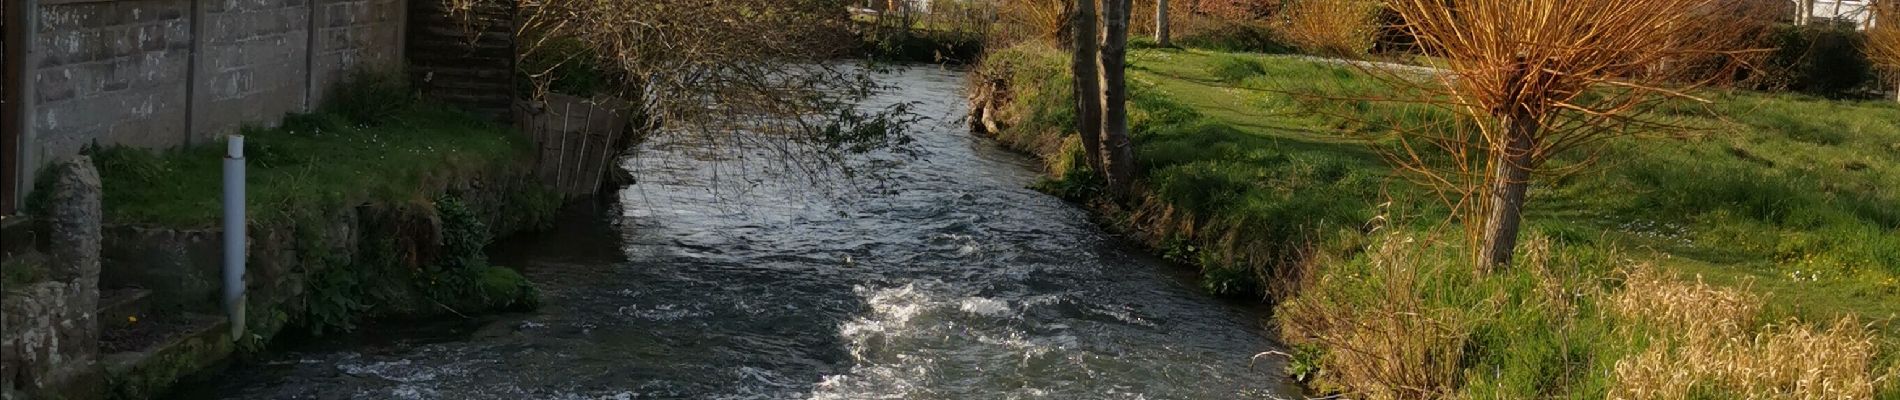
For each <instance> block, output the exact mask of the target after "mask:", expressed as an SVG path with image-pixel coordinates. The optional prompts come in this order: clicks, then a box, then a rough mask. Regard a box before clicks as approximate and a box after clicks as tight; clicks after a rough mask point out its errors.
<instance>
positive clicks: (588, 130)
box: [561, 103, 594, 191]
mask: <svg viewBox="0 0 1900 400" xmlns="http://www.w3.org/2000/svg"><path fill="white" fill-rule="evenodd" d="M590 136H594V104H592V103H589V104H588V105H587V120H585V121H581V151H578V152H575V153H574V181H573V182H561V184H562V185H565V186H567V187H568V190H569V191H572V190H574V189H573V188H574V185H575V184H577V183H580V182H586V181H587V138H588V137H590Z"/></svg>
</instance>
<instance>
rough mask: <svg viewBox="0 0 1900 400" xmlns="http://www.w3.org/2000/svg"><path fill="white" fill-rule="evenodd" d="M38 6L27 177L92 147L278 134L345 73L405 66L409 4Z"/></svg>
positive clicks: (127, 0) (69, 2) (174, 0)
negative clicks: (254, 130) (274, 130)
mask: <svg viewBox="0 0 1900 400" xmlns="http://www.w3.org/2000/svg"><path fill="white" fill-rule="evenodd" d="M7 1H17V0H7ZM40 1H41V4H40V5H39V7H38V9H37V10H36V12H35V13H33V14H31V15H34V16H36V17H37V18H38V30H37V35H38V37H36V38H35V40H34V42H35V43H34V46H33V51H34V55H33V56H32V57H28V59H29V60H32V61H33V62H31V63H30V64H29V65H27V67H28V68H29V69H30V70H29V71H27V72H26V74H25V75H26V76H25V77H23V78H22V79H21V80H22V81H23V82H19V83H25V84H30V85H32V89H33V90H32V92H34V95H33V96H32V97H31V98H30V99H28V100H30V101H31V102H32V103H31V104H29V105H27V107H28V108H29V109H30V110H31V112H30V114H31V119H32V122H31V127H32V129H31V130H30V131H29V132H27V134H26V135H24V136H25V137H24V139H25V143H23V144H22V150H21V153H22V157H23V158H25V159H26V160H27V168H26V170H27V172H28V174H27V175H26V176H27V177H31V176H34V174H35V173H36V172H37V171H38V170H39V167H40V166H43V165H46V164H48V163H51V162H54V161H56V160H58V159H60V158H63V157H66V156H69V155H72V154H76V153H78V152H79V151H80V149H82V148H84V147H85V146H86V145H88V144H91V143H99V144H102V145H128V146H139V147H149V148H170V147H176V146H181V145H187V144H193V143H207V142H211V141H214V140H216V139H217V138H219V137H222V136H224V135H227V134H231V133H235V132H236V131H237V130H238V129H239V128H241V127H243V126H247V125H256V126H274V125H276V124H277V123H278V122H279V120H280V119H281V118H282V117H283V115H284V114H285V113H292V112H305V111H310V110H312V109H314V107H316V105H318V104H321V102H322V100H323V99H322V95H323V93H324V92H325V91H326V90H327V89H328V88H330V87H331V86H332V85H334V84H335V83H336V82H337V81H339V80H341V79H342V78H343V77H344V76H345V75H346V74H347V73H348V72H349V71H352V70H354V69H357V68H391V67H394V66H396V65H398V64H399V63H400V61H401V60H402V53H403V47H404V46H403V32H405V30H404V26H405V21H404V20H405V15H404V8H403V7H402V4H404V3H403V2H402V0H40ZM194 3H195V4H194ZM8 61H13V60H8ZM14 84H16V82H7V83H5V85H14ZM11 156H12V155H7V158H9V159H10V158H12V157H11ZM27 181H29V182H25V184H29V185H30V184H31V182H30V181H31V179H27Z"/></svg>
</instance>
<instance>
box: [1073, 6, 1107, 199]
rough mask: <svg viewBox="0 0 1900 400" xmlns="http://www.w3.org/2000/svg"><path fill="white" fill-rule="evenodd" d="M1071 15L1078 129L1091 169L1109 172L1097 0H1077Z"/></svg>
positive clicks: (1093, 171) (1083, 150)
mask: <svg viewBox="0 0 1900 400" xmlns="http://www.w3.org/2000/svg"><path fill="white" fill-rule="evenodd" d="M1109 1H1110V2H1113V1H1116V0H1109ZM1070 17H1071V19H1070V30H1073V31H1074V32H1075V46H1074V47H1075V52H1074V56H1075V57H1074V58H1073V59H1071V60H1070V61H1071V64H1070V69H1072V70H1073V71H1074V72H1075V125H1076V127H1075V130H1076V133H1077V134H1079V135H1081V136H1082V153H1083V154H1085V155H1086V156H1087V158H1088V161H1087V162H1088V167H1089V171H1090V172H1091V173H1094V174H1106V173H1107V171H1106V170H1103V169H1102V83H1101V81H1100V80H1099V79H1100V76H1101V67H1100V65H1099V64H1098V61H1096V57H1098V56H1099V54H1100V53H1101V50H1100V47H1099V43H1100V42H1098V41H1097V40H1098V39H1097V36H1098V35H1097V34H1096V23H1097V22H1096V18H1095V0H1077V1H1076V2H1075V13H1074V14H1071V15H1070Z"/></svg>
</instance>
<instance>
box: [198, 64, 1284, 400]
mask: <svg viewBox="0 0 1900 400" xmlns="http://www.w3.org/2000/svg"><path fill="white" fill-rule="evenodd" d="M881 79H883V80H884V82H886V83H887V84H890V85H893V86H894V87H895V88H894V89H893V90H890V91H888V92H887V93H885V94H883V95H880V96H878V97H877V98H875V99H872V100H871V102H872V103H888V102H896V101H905V102H917V103H918V108H917V111H918V112H920V113H922V114H924V115H925V116H928V117H931V118H932V119H931V120H928V121H925V122H923V123H921V124H920V125H919V126H917V127H916V129H918V131H916V136H917V140H918V142H917V147H918V150H919V153H918V154H917V157H915V158H907V159H903V160H901V161H896V160H894V161H892V164H891V165H890V166H889V169H888V173H889V176H887V177H886V178H885V179H878V180H875V181H864V182H843V183H833V184H826V185H812V184H809V183H807V182H805V181H801V180H796V179H778V178H774V177H769V176H752V175H750V174H745V173H735V171H738V172H743V171H745V170H746V169H744V168H740V169H736V170H735V169H731V168H726V167H721V166H720V165H721V164H722V163H728V162H729V160H727V161H721V160H718V159H717V158H718V157H709V156H706V155H705V154H702V153H696V152H693V151H689V150H685V149H682V148H677V146H668V145H665V144H655V145H651V146H648V147H647V148H645V149H644V150H643V151H642V152H640V154H639V155H637V156H635V157H633V158H631V159H629V160H627V161H626V165H628V166H629V168H632V169H633V170H634V171H636V173H635V176H636V177H637V179H638V183H636V184H634V185H632V186H631V187H628V188H625V189H624V190H622V191H621V192H620V194H619V201H620V203H621V204H620V206H619V207H614V208H613V210H614V211H613V212H611V213H608V212H596V213H592V214H586V213H583V214H582V215H577V216H570V217H569V218H568V220H567V221H565V222H564V223H563V224H562V227H561V228H560V229H558V230H556V231H554V232H549V233H545V234H540V235H537V236H534V237H525V238H519V239H511V241H510V243H508V244H507V245H504V246H499V247H498V249H496V250H495V252H494V253H495V254H494V258H495V260H496V262H497V263H498V264H500V265H508V266H512V267H517V268H519V269H521V270H522V271H523V273H524V274H526V275H527V276H528V277H529V278H530V279H531V280H534V281H535V282H536V283H537V285H538V286H539V287H540V288H541V290H542V297H543V307H542V308H541V309H540V310H538V311H536V312H533V313H525V314H517V315H504V316H498V317H489V318H483V319H478V320H473V321H446V322H432V323H402V324H387V323H385V324H381V325H378V326H371V327H367V328H365V329H363V330H362V331H359V332H357V333H355V334H351V335H346V336H344V337H339V338H329V339H325V340H322V341H320V342H318V343H314V344H306V345H298V346H292V347H291V348H288V349H285V350H282V351H276V352H273V353H271V354H269V355H267V356H265V357H264V358H263V359H262V360H258V361H255V362H252V363H248V364H244V365H242V366H240V367H237V368H231V369H229V370H228V371H226V372H225V373H223V374H220V375H219V376H217V377H216V378H213V379H212V380H210V381H208V382H202V383H199V384H194V385H192V386H190V387H188V388H185V389H182V390H180V391H177V392H176V393H173V395H174V397H180V398H227V399H261V398H275V399H438V398H439V399H520V398H544V399H646V398H695V399H698V398H706V399H806V398H810V399H885V398H901V399H991V398H995V399H1005V398H1052V399H1095V398H1113V399H1142V398H1146V399H1232V398H1296V397H1298V395H1299V394H1300V392H1299V390H1298V388H1297V387H1296V386H1294V385H1293V384H1292V383H1290V382H1289V381H1288V380H1287V379H1286V378H1284V377H1283V374H1282V373H1281V372H1280V371H1281V363H1280V362H1279V360H1278V359H1277V358H1275V357H1263V358H1261V360H1260V362H1259V363H1258V365H1250V362H1251V361H1252V359H1253V356H1254V355H1255V354H1258V353H1261V352H1264V351H1269V350H1276V349H1279V344H1277V343H1276V342H1275V341H1274V340H1273V339H1272V338H1271V337H1270V336H1268V335H1267V333H1266V330H1265V329H1263V327H1262V323H1263V322H1262V321H1263V320H1262V313H1261V312H1260V310H1259V309H1258V308H1257V307H1250V306H1247V305H1242V304H1232V303H1229V302H1223V301H1220V300H1216V299H1213V298H1211V297H1208V296H1207V295H1204V294H1202V293H1201V292H1200V291H1199V290H1198V289H1196V288H1195V286H1194V284H1193V282H1192V280H1191V279H1190V278H1188V277H1185V276H1183V275H1184V273H1183V271H1182V268H1180V267H1178V266H1173V265H1168V264H1166V263H1164V262H1161V261H1159V260H1156V259H1153V258H1151V257H1148V256H1146V255H1144V252H1143V250H1141V249H1140V248H1138V247H1136V246H1132V245H1130V244H1129V243H1126V242H1124V241H1122V240H1120V239H1118V238H1116V237H1114V236H1113V235H1110V234H1107V233H1104V232H1103V231H1102V230H1101V229H1099V228H1098V227H1097V226H1096V225H1094V224H1093V223H1092V222H1090V220H1089V219H1088V215H1087V213H1086V211H1084V210H1082V209H1079V208H1077V207H1076V206H1074V205H1071V204H1067V203H1064V202H1063V201H1061V200H1058V199H1056V198H1053V197H1050V196H1047V195H1044V194H1041V193H1038V192H1036V191H1034V190H1031V189H1028V188H1027V187H1028V186H1030V185H1032V184H1034V183H1035V182H1036V181H1037V179H1038V177H1039V175H1038V172H1037V171H1038V170H1039V166H1038V164H1037V163H1036V162H1035V161H1033V160H1031V159H1029V158H1027V157H1024V156H1021V155H1019V154H1015V153H1012V152H1009V151H1008V150H1006V149H1003V148H1001V147H999V146H998V145H996V144H994V143H993V142H991V141H989V140H988V139H984V138H981V137H978V136H975V135H972V134H970V133H968V130H967V129H966V128H964V126H963V125H962V124H961V123H960V122H959V121H958V118H959V117H960V116H962V115H963V111H964V110H965V107H967V105H966V104H964V100H963V99H964V96H963V95H962V86H963V76H962V74H961V73H960V72H955V71H945V70H941V69H937V68H929V67H914V68H908V69H900V70H898V71H894V72H892V73H889V74H885V75H883V76H881ZM819 187H823V188H819Z"/></svg>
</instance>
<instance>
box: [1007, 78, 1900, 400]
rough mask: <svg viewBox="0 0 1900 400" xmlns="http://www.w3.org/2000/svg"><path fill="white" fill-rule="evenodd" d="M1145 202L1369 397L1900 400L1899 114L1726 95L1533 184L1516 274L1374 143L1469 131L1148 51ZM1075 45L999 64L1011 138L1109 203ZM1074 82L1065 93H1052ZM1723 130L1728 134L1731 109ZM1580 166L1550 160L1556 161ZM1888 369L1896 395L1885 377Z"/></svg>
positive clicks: (1139, 205)
mask: <svg viewBox="0 0 1900 400" xmlns="http://www.w3.org/2000/svg"><path fill="white" fill-rule="evenodd" d="M1130 59H1131V68H1132V71H1131V74H1130V80H1131V82H1130V86H1131V90H1132V92H1133V96H1132V98H1131V103H1132V104H1131V105H1130V106H1131V120H1132V126H1134V127H1135V132H1134V134H1135V141H1136V145H1137V149H1136V157H1137V161H1138V162H1139V163H1140V171H1141V176H1142V178H1141V181H1142V182H1141V184H1140V185H1139V186H1140V187H1141V190H1140V193H1141V194H1140V196H1139V199H1138V200H1137V201H1136V202H1135V204H1132V205H1126V206H1115V205H1106V206H1103V207H1098V208H1100V209H1102V210H1104V211H1106V212H1107V214H1106V215H1107V216H1109V218H1110V219H1111V220H1112V221H1114V223H1115V224H1117V225H1118V226H1119V227H1121V228H1123V229H1125V230H1127V231H1129V232H1132V233H1136V234H1137V235H1138V236H1140V237H1143V238H1145V239H1146V240H1147V241H1148V242H1149V243H1150V244H1152V245H1154V246H1156V247H1157V249H1158V251H1160V252H1162V253H1163V254H1166V255H1168V256H1169V257H1171V258H1174V259H1177V260H1180V261H1184V262H1188V263H1191V264H1193V265H1197V266H1199V267H1200V268H1201V269H1202V271H1203V274H1202V275H1203V277H1204V278H1203V285H1204V286H1205V287H1206V288H1207V289H1209V290H1210V291H1213V292H1216V293H1222V294H1229V295H1269V296H1271V297H1274V298H1277V299H1280V300H1281V302H1280V303H1279V306H1278V313H1277V315H1276V316H1275V319H1276V321H1275V322H1276V325H1277V326H1279V327H1280V329H1281V331H1282V332H1281V333H1282V334H1283V335H1284V336H1285V337H1286V338H1287V339H1288V341H1289V342H1291V343H1294V344H1296V347H1297V348H1298V351H1295V352H1294V353H1296V354H1293V355H1291V358H1292V359H1293V363H1292V364H1293V368H1292V370H1293V371H1292V372H1294V373H1296V374H1298V375H1301V376H1302V377H1303V378H1307V379H1310V380H1312V382H1313V383H1314V384H1315V386H1316V387H1319V388H1322V389H1325V390H1333V391H1340V392H1345V393H1351V394H1353V395H1355V397H1372V398H1420V397H1447V396H1449V397H1477V398H1531V397H1585V398H1598V397H1625V398H1657V397H1661V398H1681V397H1702V398H1729V397H1745V396H1751V395H1752V396H1767V397H1789V398H1843V397H1848V398H1853V397H1858V398H1868V397H1876V396H1879V398H1896V397H1900V385H1896V384H1894V380H1895V379H1900V378H1894V377H1892V376H1893V375H1894V373H1895V371H1896V370H1897V369H1900V362H1896V360H1900V358H1897V357H1896V353H1897V352H1900V323H1895V322H1894V319H1895V316H1896V315H1900V281H1897V280H1896V277H1900V107H1896V106H1895V105H1893V104H1891V103H1883V102H1868V103H1852V102H1835V101H1825V100H1820V99H1813V98H1805V97H1794V96H1783V95H1767V94H1757V93H1710V94H1708V95H1709V96H1713V98H1714V99H1715V100H1716V102H1715V104H1714V105H1712V106H1711V107H1712V111H1714V112H1713V113H1701V112H1695V111H1699V109H1694V108H1690V107H1679V108H1677V109H1675V110H1673V111H1671V112H1668V113H1665V115H1663V116H1662V117H1663V118H1669V119H1670V120H1671V122H1675V123H1678V124H1682V125H1686V126H1691V127H1694V128H1696V129H1693V130H1692V132H1691V133H1693V134H1691V135H1680V134H1677V135H1667V136H1664V135H1654V136H1658V137H1648V138H1636V139H1629V140H1622V141H1616V142H1611V143H1607V144H1605V146H1606V147H1605V148H1604V153H1603V157H1602V161H1601V163H1600V164H1598V165H1596V166H1595V167H1594V168H1591V169H1587V170H1585V172H1583V173H1579V174H1573V175H1569V176H1566V177H1563V178H1560V179H1551V180H1546V181H1543V182H1539V183H1537V184H1536V185H1535V186H1534V187H1533V188H1532V193H1531V197H1532V200H1531V202H1530V207H1531V208H1530V209H1529V210H1527V212H1526V216H1527V224H1528V229H1527V231H1526V232H1527V235H1528V236H1529V237H1530V238H1531V240H1530V244H1528V245H1526V246H1522V247H1521V248H1520V251H1521V256H1520V257H1521V258H1522V259H1524V260H1527V261H1526V262H1524V263H1523V265H1520V266H1519V267H1517V268H1513V269H1510V270H1508V271H1505V272H1500V273H1493V274H1483V275H1480V274H1474V273H1473V272H1472V271H1471V269H1470V268H1468V267H1462V266H1461V265H1462V263H1460V262H1459V261H1458V260H1459V258H1458V257H1457V256H1456V255H1457V254H1461V252H1462V251H1463V250H1462V249H1461V248H1460V247H1461V246H1463V242H1462V240H1459V239H1457V238H1455V237H1448V236H1447V235H1444V234H1435V233H1434V232H1436V231H1437V230H1436V229H1434V228H1435V227H1437V226H1439V222H1440V221H1442V220H1443V219H1444V216H1445V215H1446V211H1445V207H1444V206H1443V205H1442V202H1440V201H1439V200H1437V199H1436V198H1435V197H1432V196H1430V193H1429V191H1426V190H1424V189H1422V188H1420V187H1418V186H1416V185H1414V184H1412V183H1409V182H1408V181H1406V180H1404V179H1402V178H1401V177H1400V176H1399V175H1397V173H1395V172H1394V171H1393V170H1392V168H1391V167H1390V166H1389V164H1387V163H1386V162H1385V161H1384V160H1383V158H1382V157H1381V150H1380V149H1382V148H1385V146H1388V145H1389V143H1386V142H1383V141H1382V139H1380V138H1379V134H1380V133H1383V132H1388V131H1390V129H1391V128H1392V127H1395V126H1399V127H1417V126H1421V125H1424V124H1429V123H1432V122H1435V121H1444V120H1446V119H1448V118H1450V116H1449V114H1447V113H1445V112H1444V111H1441V110H1436V109H1432V108H1430V107H1426V106H1420V105H1413V104H1408V103H1402V102H1389V101H1376V100H1375V99H1381V98H1393V97H1399V96H1397V95H1396V94H1395V93H1394V92H1395V91H1396V90H1398V89H1394V88H1393V87H1391V86H1389V85H1387V84H1386V83H1384V81H1382V80H1380V79H1374V78H1371V77H1368V76H1367V75H1366V74H1365V73H1363V72H1362V71H1360V70H1358V69H1355V68H1353V67H1349V66H1343V65H1338V64H1333V63H1329V62H1325V61H1316V60H1309V59H1303V58H1295V57H1287V56H1270V55H1256V54H1241V53H1224V52H1211V51H1202V50H1169V49H1151V50H1140V51H1135V52H1133V53H1132V54H1131V56H1130ZM1066 60H1067V58H1066V56H1065V55H1064V54H1062V53H1060V52H1058V51H1056V50H1053V49H1050V48H1047V47H1042V46H1038V45H1025V46H1022V47H1017V48H1011V49H1001V50H997V51H993V52H992V53H991V54H990V56H989V58H988V59H987V60H986V61H985V62H984V64H983V65H982V66H981V67H980V68H979V79H980V82H1000V84H1001V85H1000V86H1001V87H1003V88H1006V90H1005V91H1004V93H1006V95H1005V99H1004V101H1003V102H1002V104H1003V106H1002V107H1000V109H999V110H997V114H998V115H997V117H1000V118H999V119H1001V120H1003V121H1005V125H1007V126H1008V128H1007V129H1005V130H1004V131H1002V132H997V136H998V138H999V139H1000V140H1002V141H1003V142H1005V143H1008V144H1010V145H1012V146H1015V147H1017V148H1019V149H1023V150H1026V151H1029V152H1032V153H1035V154H1038V155H1041V156H1043V157H1044V159H1045V160H1047V161H1048V164H1049V167H1050V170H1051V172H1052V178H1051V179H1050V181H1049V182H1047V183H1046V184H1045V185H1046V188H1047V189H1049V190H1051V191H1052V192H1055V193H1058V194H1060V195H1063V196H1065V197H1069V198H1072V199H1076V200H1079V201H1085V202H1094V203H1097V204H1102V202H1099V201H1096V200H1095V197H1094V189H1093V188H1094V187H1095V183H1093V182H1089V181H1088V178H1087V176H1088V175H1087V174H1080V173H1075V171H1073V170H1072V169H1073V167H1075V166H1078V165H1081V163H1079V162H1077V161H1078V160H1079V159H1078V158H1077V157H1078V154H1079V149H1078V148H1077V142H1078V141H1077V140H1075V139H1074V138H1073V135H1071V134H1069V132H1068V129H1069V128H1068V127H1070V126H1073V125H1072V124H1071V122H1072V121H1073V118H1074V117H1073V114H1072V111H1071V104H1072V103H1071V101H1070V97H1069V96H1070V94H1069V85H1070V80H1069V79H1068V78H1067V71H1066V62H1067V61H1066ZM1051 77H1057V78H1058V79H1051ZM1717 116H1719V117H1717ZM1579 161H1581V160H1577V159H1568V160H1557V161H1555V162H1556V163H1558V164H1560V165H1561V164H1566V163H1576V162H1579ZM1882 376H1887V378H1884V380H1882V379H1883V378H1881V377H1882Z"/></svg>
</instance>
